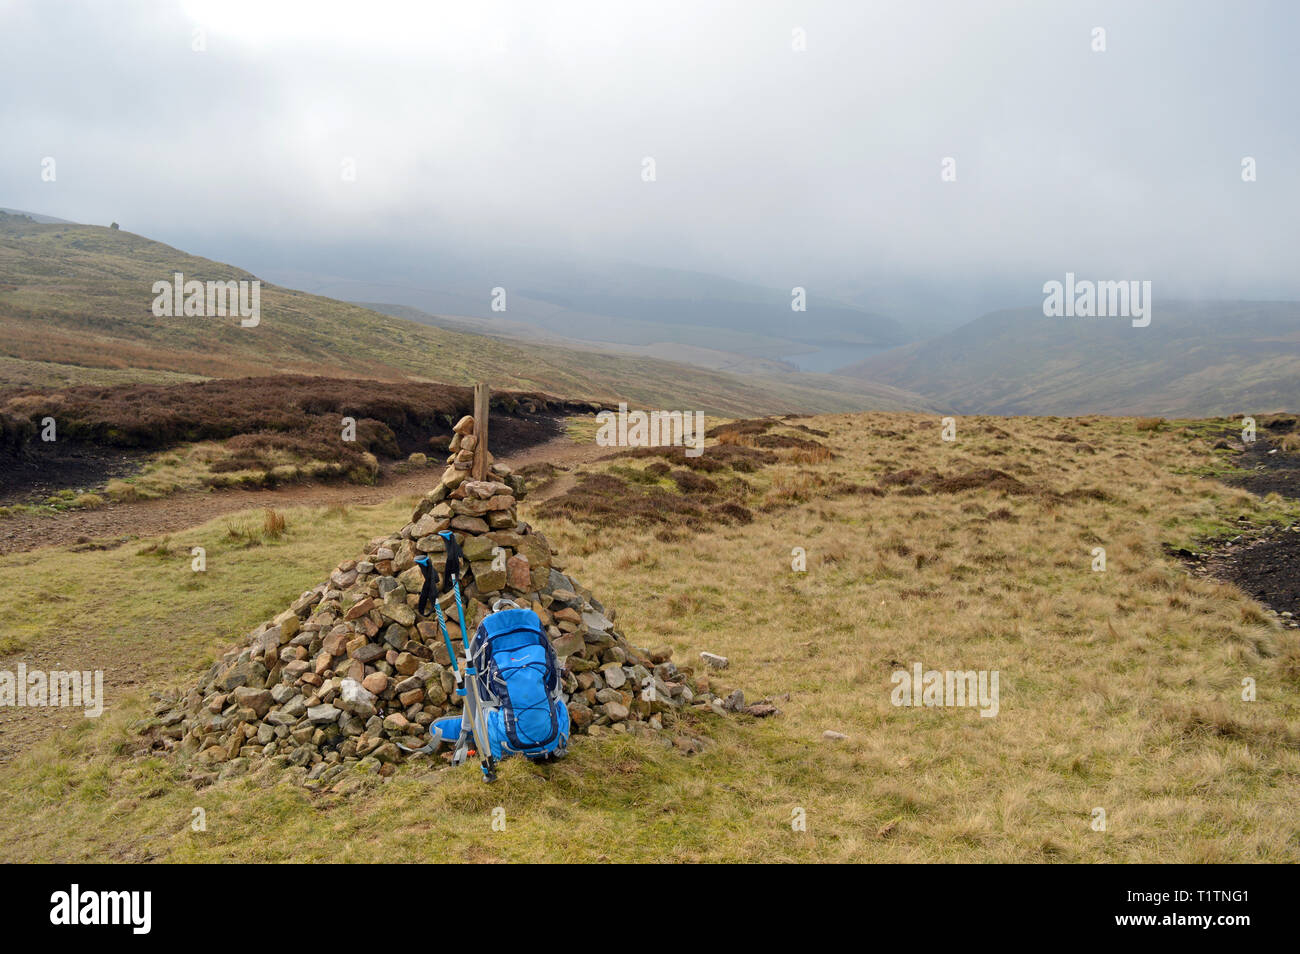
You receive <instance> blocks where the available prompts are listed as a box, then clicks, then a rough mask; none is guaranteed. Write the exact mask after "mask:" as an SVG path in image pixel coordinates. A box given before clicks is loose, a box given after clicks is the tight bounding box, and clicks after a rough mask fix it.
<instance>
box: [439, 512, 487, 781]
mask: <svg viewBox="0 0 1300 954" xmlns="http://www.w3.org/2000/svg"><path fill="white" fill-rule="evenodd" d="M440 536H441V537H442V538H443V540H444V541H446V544H447V560H448V563H447V566H448V570H449V571H450V570H451V568H452V565H453V564H452V560H453V555H452V554H453V548H455V547H456V541H455V537H454V536H453V535H452V533H451V531H449V530H444V531H443V532H442V533H441V534H440ZM459 566H460V559H459V552H458V551H457V552H456V555H455V567H456V569H459ZM448 575H449V576H450V577H451V587H452V592H453V593H454V594H455V597H456V613H457V616H458V617H459V619H460V645H461V649H462V650H463V652H464V653H465V665H464V667H463V669H462V668H458V669H456V694H457V695H458V696H460V697H461V706H462V709H463V713H462V725H463V728H462V729H461V739H462V745H461V746H458V748H457V754H458V755H459V756H460V757H461V759H463V758H464V757H465V756H464V741H465V736H466V735H467V734H468V735H472V736H473V739H474V748H475V749H477V750H478V757H479V765H480V767H481V768H482V770H483V780H484V781H485V782H494V781H496V777H497V773H496V759H495V758H493V756H492V744H491V739H490V738H489V736H488V731H487V723H486V721H485V719H484V716H483V709H482V706H481V705H480V704H479V703H480V701H481V700H480V698H479V672H478V668H477V667H476V666H475V665H474V659H473V657H472V656H471V654H470V642H471V638H470V635H469V625H468V624H467V623H466V621H465V603H464V601H463V600H462V599H461V596H460V579H459V574H458V573H456V572H449V573H448ZM439 612H441V607H440V608H439ZM443 635H444V636H446V630H445V628H444V630H443ZM447 648H448V651H449V652H450V651H451V640H450V638H448V640H447ZM452 659H453V666H454V665H455V656H454V654H453V657H452ZM462 674H463V678H462ZM466 729H468V733H467V732H466ZM452 762H453V764H459V763H457V761H456V757H455V756H453V758H452Z"/></svg>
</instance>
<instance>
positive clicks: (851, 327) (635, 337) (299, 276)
mask: <svg viewBox="0 0 1300 954" xmlns="http://www.w3.org/2000/svg"><path fill="white" fill-rule="evenodd" d="M248 254H250V255H253V256H255V257H256V258H255V260H258V261H267V262H272V263H276V262H278V263H281V264H277V265H273V266H271V267H268V268H267V271H268V273H270V274H273V275H276V276H277V277H278V278H280V279H281V280H283V281H285V282H286V283H288V284H291V285H293V286H294V287H297V288H304V289H308V290H310V291H312V292H314V293H316V294H319V295H328V296H330V297H333V298H339V299H343V300H347V301H351V302H389V303H391V304H393V305H402V306H406V307H408V308H414V309H418V310H420V311H423V312H426V313H428V314H432V315H460V316H466V317H470V318H483V319H490V320H494V321H495V320H499V319H504V320H508V321H510V322H512V323H520V324H524V325H527V326H529V327H532V328H535V329H537V330H539V331H541V332H544V333H546V334H549V335H553V336H559V337H563V338H569V339H580V340H583V341H587V342H601V343H612V344H618V345H631V346H637V347H645V346H651V345H670V346H671V345H676V346H681V347H682V348H683V349H684V350H683V351H682V353H683V354H689V353H690V352H689V351H687V350H685V349H705V350H710V351H713V350H720V351H729V352H734V353H737V354H742V355H745V356H747V357H755V358H766V359H774V358H777V359H779V358H782V357H784V356H787V355H789V354H792V353H797V352H801V351H810V350H815V349H820V348H827V347H837V346H846V345H849V346H871V347H889V346H891V345H896V344H902V343H903V342H905V341H909V340H913V338H914V337H915V336H914V335H913V336H909V335H907V334H906V332H905V330H904V329H903V328H902V327H901V326H900V325H899V324H898V322H896V321H894V320H893V319H892V318H888V317H885V316H883V315H881V314H878V313H876V312H874V311H872V310H870V309H869V308H865V307H860V306H858V305H856V304H849V303H847V302H845V301H843V300H838V299H835V298H832V297H830V296H828V295H827V294H825V293H824V292H823V291H822V290H820V289H819V288H817V287H812V288H809V289H808V298H807V309H808V310H807V312H792V311H791V309H790V302H791V289H790V287H788V286H787V287H766V286H762V285H755V284H752V283H749V282H741V281H735V280H733V279H729V278H724V277H722V276H718V275H711V274H706V273H702V272H692V271H684V270H681V269H672V268H652V267H649V266H644V265H636V264H630V263H623V262H613V261H604V260H597V259H584V260H582V261H571V260H564V259H558V258H552V257H549V256H548V255H547V254H546V253H545V252H534V251H530V250H519V249H504V248H503V249H493V250H492V251H491V252H490V253H484V254H479V255H472V254H467V253H466V252H465V251H456V252H452V253H449V254H424V255H421V256H419V257H414V258H413V257H412V255H411V252H410V251H409V250H401V249H393V250H388V249H383V248H368V249H360V250H357V251H356V253H355V254H353V255H351V256H350V258H349V260H348V261H344V262H339V261H336V260H335V259H334V257H333V254H332V253H331V252H330V251H329V250H314V249H310V248H304V249H302V250H293V249H289V250H285V251H283V252H278V253H277V250H262V249H260V248H257V247H253V248H250V249H249V253H248ZM363 276H364V277H363ZM494 287H501V288H504V289H506V291H507V293H508V306H507V311H506V312H504V313H502V312H496V311H493V310H492V309H491V301H492V299H491V295H490V291H491V289H492V288H494Z"/></svg>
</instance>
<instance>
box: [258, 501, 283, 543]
mask: <svg viewBox="0 0 1300 954" xmlns="http://www.w3.org/2000/svg"><path fill="white" fill-rule="evenodd" d="M262 534H263V535H264V536H266V537H268V538H269V539H272V540H278V539H280V537H281V536H283V535H284V514H282V513H279V512H278V511H276V510H275V509H274V508H272V507H267V508H266V513H265V515H264V516H263V517H262Z"/></svg>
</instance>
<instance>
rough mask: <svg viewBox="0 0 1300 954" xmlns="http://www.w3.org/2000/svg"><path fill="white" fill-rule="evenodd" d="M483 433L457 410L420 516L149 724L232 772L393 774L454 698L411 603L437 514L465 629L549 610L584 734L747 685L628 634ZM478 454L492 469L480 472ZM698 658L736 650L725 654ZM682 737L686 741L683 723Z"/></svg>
mask: <svg viewBox="0 0 1300 954" xmlns="http://www.w3.org/2000/svg"><path fill="white" fill-rule="evenodd" d="M477 443H478V442H477V440H476V438H475V434H474V418H473V417H469V416H466V417H464V418H462V419H461V420H460V421H459V422H458V423H457V424H456V425H455V428H454V435H453V438H452V441H451V444H450V447H449V449H450V451H451V456H450V457H449V458H448V466H447V469H446V471H445V472H444V473H443V475H442V478H441V480H440V481H439V483H438V485H437V486H436V487H435V488H434V489H433V490H432V491H431V492H430V493H428V494H426V495H425V496H424V498H423V499H422V500H421V501H420V503H419V505H418V506H417V507H416V509H415V512H414V513H413V514H412V517H411V522H410V523H408V524H407V525H406V526H405V527H403V528H402V529H401V531H399V532H398V533H396V534H393V535H391V536H386V537H378V538H376V539H374V540H371V541H370V543H369V544H368V545H367V546H366V550H365V553H364V554H362V555H361V556H359V557H358V558H357V559H355V560H347V561H345V562H343V563H341V564H339V566H338V568H337V569H335V570H334V572H333V573H331V574H330V577H329V579H328V580H326V581H324V582H322V583H320V584H318V585H316V586H314V587H312V588H311V589H310V590H308V591H306V592H305V593H303V594H302V595H301V596H299V597H298V599H296V600H294V602H293V603H292V605H290V606H289V608H288V609H286V610H285V611H284V612H282V613H280V614H279V615H278V616H276V617H275V618H274V619H271V620H268V621H266V622H264V623H263V624H262V625H260V626H258V627H257V629H255V630H254V631H253V632H252V633H251V634H250V635H249V637H248V641H247V645H245V646H239V647H236V648H234V649H232V650H231V651H230V652H228V653H226V654H225V655H224V656H223V657H222V658H221V659H220V660H218V661H217V662H216V663H215V664H214V665H213V666H212V668H211V669H210V670H208V672H207V674H206V675H205V676H204V677H203V679H202V681H201V682H200V684H199V685H198V686H197V687H195V688H193V689H192V690H190V691H189V692H187V693H184V694H183V695H181V696H179V697H174V698H164V699H162V701H161V704H160V705H159V706H158V707H157V708H156V710H155V714H156V716H157V718H156V719H155V720H153V723H152V724H153V726H154V727H156V728H157V731H158V732H159V734H160V736H161V738H162V740H163V742H164V746H165V747H171V748H179V749H180V750H181V751H182V752H183V753H187V754H189V755H190V756H192V759H193V765H194V767H195V770H196V771H197V772H199V773H205V772H212V771H217V772H218V773H219V777H222V778H225V777H231V776H234V775H238V774H242V773H243V772H245V771H247V770H248V769H249V768H250V767H251V766H252V764H253V762H254V761H255V760H270V761H272V762H273V763H275V764H277V765H279V766H281V767H289V766H299V767H301V768H302V769H305V770H306V780H307V781H315V780H319V781H320V782H321V783H328V782H330V781H331V780H332V779H334V778H335V777H337V776H338V775H339V774H340V773H342V772H343V771H345V770H346V768H347V767H348V766H349V765H351V764H359V766H360V768H361V769H362V770H364V771H370V772H376V773H379V774H381V775H390V774H392V772H393V771H394V770H395V767H396V764H397V763H399V762H401V761H402V760H403V759H404V758H405V757H406V756H405V755H404V753H403V752H402V750H401V749H400V748H399V747H398V743H399V742H400V743H401V744H402V745H405V746H407V747H408V748H412V749H414V748H419V747H421V746H424V745H425V744H427V743H428V741H429V738H430V735H429V729H428V727H429V725H430V724H431V723H432V722H433V721H434V720H435V719H438V718H441V717H443V716H446V715H449V714H453V713H456V712H458V711H459V697H458V696H456V694H455V692H454V687H455V678H454V676H453V672H452V669H451V666H450V662H451V660H450V659H449V657H448V655H447V648H446V645H445V643H444V641H443V638H442V633H441V631H440V630H439V628H438V623H437V619H436V617H434V616H433V614H432V610H430V613H429V615H428V616H427V617H419V616H418V615H417V613H416V607H417V604H418V602H419V593H420V590H421V588H422V586H423V583H424V577H423V572H422V571H421V569H420V567H419V566H417V565H416V562H415V559H416V557H417V556H420V555H421V554H428V555H429V556H430V559H431V562H432V563H433V564H434V566H435V567H437V569H438V572H439V576H440V578H441V576H442V573H443V569H444V566H445V562H446V555H445V552H444V551H445V544H444V542H443V539H442V538H441V537H440V536H438V533H439V532H440V531H443V530H451V531H453V532H454V533H455V534H456V538H457V540H458V542H459V543H460V546H461V549H462V551H463V554H464V562H465V563H468V567H469V570H468V574H467V577H466V581H465V582H466V585H465V586H464V588H463V589H462V596H463V601H464V605H465V616H466V621H467V622H468V624H469V626H470V627H471V631H472V630H474V629H476V628H477V626H478V624H479V622H480V621H481V620H482V619H483V617H484V616H486V615H487V613H488V612H489V607H490V606H491V605H493V603H495V602H496V600H498V599H501V598H505V599H510V600H513V601H514V602H515V604H516V605H518V606H521V607H531V608H532V610H533V611H534V612H535V613H536V614H537V615H538V617H539V618H540V619H541V621H542V624H543V627H544V629H545V631H546V633H547V635H548V637H549V638H550V640H551V645H552V646H553V647H554V648H555V652H556V655H557V657H558V658H559V660H560V664H561V666H562V679H563V689H564V692H565V698H566V703H567V705H568V708H569V714H570V718H571V721H572V731H573V733H574V734H578V735H581V734H589V735H598V734H601V733H607V732H623V733H632V734H646V733H654V732H656V731H657V730H661V729H663V728H665V727H666V726H669V725H671V724H672V723H673V722H674V721H675V720H676V719H677V717H678V715H679V714H680V713H681V712H682V711H683V710H685V709H687V708H691V709H695V710H700V711H714V712H718V713H722V712H727V711H737V710H739V709H741V708H742V707H743V706H744V697H743V695H742V694H741V693H740V691H739V690H735V691H733V692H731V693H730V694H729V695H728V696H727V697H726V698H725V699H723V698H721V697H719V696H717V695H715V694H714V693H713V692H711V691H710V690H709V681H708V677H707V676H705V675H703V674H701V675H700V676H699V677H698V678H697V677H695V674H694V673H693V672H692V670H691V669H689V668H682V669H679V668H678V667H677V666H676V665H675V664H674V663H673V661H672V659H671V656H672V650H671V649H662V650H656V651H652V652H648V651H645V650H642V649H638V648H636V647H634V646H632V645H631V644H630V643H628V641H627V640H626V639H625V638H624V636H623V634H622V633H621V632H620V631H619V628H618V627H617V625H616V624H615V619H616V616H615V613H614V611H613V610H612V609H610V608H607V607H606V606H604V605H603V604H601V603H600V602H599V601H598V600H597V599H596V598H595V597H594V596H593V595H592V593H591V591H589V590H587V589H586V588H585V587H583V586H582V585H580V584H579V583H578V582H577V581H575V580H574V579H572V578H571V577H569V576H566V575H565V573H564V568H565V564H564V560H563V559H562V558H561V556H560V555H559V554H558V553H557V551H556V550H555V548H554V547H552V546H551V545H550V544H549V543H548V542H547V540H546V538H545V537H544V536H543V535H542V534H540V533H538V532H537V531H536V530H534V529H533V528H532V527H530V526H529V525H528V524H527V523H523V522H520V521H519V519H518V517H517V515H516V504H517V501H519V500H521V499H523V497H524V496H525V488H524V480H523V477H522V476H521V475H518V474H514V473H512V472H511V470H510V469H509V468H508V467H506V466H504V465H503V464H499V463H495V462H493V460H492V458H491V455H490V454H487V452H486V448H483V454H482V456H481V457H476V451H477V450H478V448H477ZM475 466H479V467H481V468H482V469H483V470H484V471H486V473H485V475H484V479H474V477H473V475H472V474H471V468H472V467H475ZM439 603H440V605H441V606H442V609H443V614H444V616H445V618H446V621H447V630H448V633H449V635H450V636H451V638H452V641H453V645H454V646H455V648H456V651H457V655H458V657H459V655H460V653H461V647H462V644H463V635H462V633H461V630H460V625H459V619H458V616H457V612H456V604H455V598H454V596H453V595H452V594H451V593H446V594H443V595H440V596H439ZM710 655H711V654H704V656H705V657H708V656H710ZM718 660H720V662H719V661H718ZM704 662H705V663H706V664H707V665H708V666H710V667H714V668H721V666H725V664H726V660H725V659H722V657H717V656H713V657H712V658H705V659H704ZM750 708H754V707H750ZM756 714H766V713H756ZM675 741H677V744H678V745H679V746H681V747H683V748H686V749H687V750H688V751H690V750H691V746H692V744H693V743H691V742H690V740H689V739H688V740H687V744H686V745H683V743H682V740H681V739H680V738H678V739H676V740H675ZM698 741H699V740H694V742H695V743H698ZM443 745H444V747H445V748H449V746H448V745H447V743H443Z"/></svg>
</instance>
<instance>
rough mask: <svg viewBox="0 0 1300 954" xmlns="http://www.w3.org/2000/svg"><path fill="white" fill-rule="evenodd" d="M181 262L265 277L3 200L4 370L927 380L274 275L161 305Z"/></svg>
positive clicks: (657, 398)
mask: <svg viewBox="0 0 1300 954" xmlns="http://www.w3.org/2000/svg"><path fill="white" fill-rule="evenodd" d="M177 271H180V272H183V273H184V275H185V278H186V279H187V280H189V279H197V280H200V281H208V280H221V281H225V280H235V281H239V280H252V279H254V278H255V276H253V275H251V274H249V273H248V272H245V271H243V270H242V269H238V268H235V267H233V266H230V265H224V264H221V263H219V262H213V261H210V260H208V259H204V258H198V257H196V256H192V255H187V254H185V253H184V252H180V251H178V250H176V249H174V248H171V247H169V246H167V245H163V244H162V243H159V242H154V241H150V240H149V239H145V238H142V237H140V236H138V235H132V234H131V233H129V232H122V231H117V230H112V229H105V228H100V227H98V226H87V225H78V226H71V225H37V224H34V223H32V222H30V221H29V220H27V219H23V218H20V217H17V216H9V215H4V214H0V374H3V375H5V377H3V378H0V383H12V384H25V385H36V386H46V385H59V384H64V383H95V384H98V383H108V382H105V381H103V380H102V379H101V378H100V377H99V376H100V375H105V374H114V375H131V376H134V375H139V376H140V378H141V379H148V380H157V378H158V376H159V375H166V374H183V375H194V376H200V377H242V376H246V375H263V374H271V373H277V372H297V373H306V374H320V375H335V376H354V377H366V378H374V379H379V380H389V381H392V380H401V379H413V380H423V381H439V382H443V383H447V384H462V385H463V384H472V383H473V382H474V381H476V380H487V381H488V382H490V383H491V384H492V385H493V386H495V387H502V388H511V389H515V390H522V391H545V392H548V393H551V394H557V395H561V396H564V397H569V398H588V399H596V400H615V401H616V400H618V399H619V398H622V399H625V400H628V401H630V402H633V403H638V404H643V405H646V406H660V407H689V408H691V409H697V408H698V409H700V410H704V411H706V412H709V413H720V414H744V413H765V412H768V411H778V410H801V409H802V410H856V409H864V408H880V409H888V408H901V407H921V406H924V402H923V401H921V400H920V399H919V398H917V397H916V396H915V395H909V394H907V393H905V392H902V391H899V390H897V389H895V388H890V387H883V386H876V385H872V384H860V385H859V384H857V383H855V382H853V381H852V380H835V379H830V380H827V379H821V378H818V377H815V376H812V377H804V376H801V375H791V376H789V377H788V378H786V377H773V378H757V377H738V376H734V375H728V374H724V373H720V372H713V371H708V370H704V369H700V368H692V367H689V366H686V365H680V364H673V363H670V362H666V361H658V360H654V359H641V358H632V357H620V356H616V355H605V354H598V353H593V352H585V351H584V352H572V351H568V350H565V349H562V348H557V347H550V346H544V345H537V346H534V345H531V344H530V345H526V346H525V345H520V344H514V343H511V342H508V341H504V340H499V339H491V338H486V337H482V336H478V335H470V334H463V333H459V332H454V331H448V330H446V329H443V328H436V327H431V326H427V325H418V324H415V323H412V322H408V321H404V320H401V319H396V318H393V317H390V316H388V315H382V314H379V313H378V312H374V311H370V310H368V309H366V308H361V307H358V306H356V305H350V304H347V303H344V302H340V301H335V300H333V299H329V298H320V297H317V296H315V295H309V294H306V293H304V292H298V291H293V290H291V289H287V288H280V287H277V286H274V285H269V284H267V283H265V282H264V283H263V284H262V298H261V311H262V320H261V323H260V325H258V326H257V327H255V328H241V327H240V326H239V323H238V321H237V320H236V319H231V318H224V319H223V318H193V317H190V318H186V317H175V318H158V317H155V316H154V315H153V313H152V311H151V307H150V306H151V304H152V302H153V298H154V296H153V293H152V290H151V289H152V286H153V283H154V282H156V281H171V279H172V275H173V273H174V272H177ZM15 362H20V363H15ZM10 373H12V374H13V375H14V377H13V378H9V377H8V375H9V374H10Z"/></svg>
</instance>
